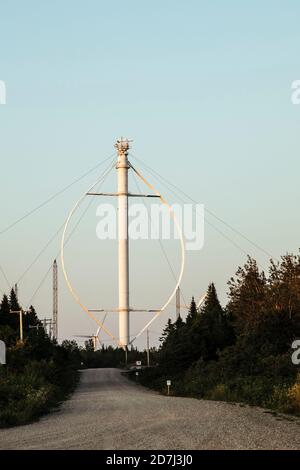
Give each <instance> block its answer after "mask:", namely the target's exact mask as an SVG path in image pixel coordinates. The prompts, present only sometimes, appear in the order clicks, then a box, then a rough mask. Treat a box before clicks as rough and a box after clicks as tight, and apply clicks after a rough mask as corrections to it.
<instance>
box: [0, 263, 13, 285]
mask: <svg viewBox="0 0 300 470" xmlns="http://www.w3.org/2000/svg"><path fill="white" fill-rule="evenodd" d="M0 271H1V273H2V276H3V277H4V279H5V282H6V284H7V285H8V288H9V289H11V283H10V282H9V280H8V278H7V276H6V274H5V272H4V269H3V268H2V266H1V265H0Z"/></svg>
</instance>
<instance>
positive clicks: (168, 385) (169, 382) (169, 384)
mask: <svg viewBox="0 0 300 470" xmlns="http://www.w3.org/2000/svg"><path fill="white" fill-rule="evenodd" d="M167 387H168V395H170V387H171V380H167Z"/></svg>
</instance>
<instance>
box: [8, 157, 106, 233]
mask: <svg viewBox="0 0 300 470" xmlns="http://www.w3.org/2000/svg"><path fill="white" fill-rule="evenodd" d="M114 156H115V154H113V155H110V156H109V157H107V158H106V159H104V160H103V161H102V162H100V163H97V165H95V166H94V167H93V168H91V169H90V170H88V171H87V172H86V173H84V174H83V175H82V176H80V177H79V178H76V179H75V180H74V181H72V182H71V183H69V184H68V185H67V186H65V187H64V188H62V189H60V190H59V191H57V192H56V193H55V194H53V195H52V196H50V197H49V198H48V199H46V200H45V201H44V202H42V203H40V204H39V205H38V206H36V207H34V208H33V209H31V210H30V211H29V212H27V213H26V214H24V215H23V216H22V217H20V218H19V219H17V220H15V221H14V222H13V223H11V224H10V225H8V226H7V227H5V228H4V229H3V230H1V231H0V235H3V234H4V233H6V232H8V230H10V229H12V228H13V227H15V226H16V225H17V224H19V223H20V222H22V220H24V219H26V218H27V217H29V216H30V215H32V214H34V213H35V212H36V211H38V210H39V209H41V208H42V207H44V206H45V205H46V204H48V203H49V202H51V201H53V199H55V198H57V197H58V196H60V195H61V194H63V193H64V192H65V191H67V190H68V189H69V188H71V187H72V186H74V184H76V183H78V182H79V181H81V180H82V179H84V178H85V177H86V176H87V175H89V174H90V173H92V172H93V171H95V170H96V169H97V168H99V167H100V166H102V165H103V164H104V163H105V162H107V161H108V160H110V159H111V158H112V157H114Z"/></svg>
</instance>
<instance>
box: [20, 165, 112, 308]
mask: <svg viewBox="0 0 300 470" xmlns="http://www.w3.org/2000/svg"><path fill="white" fill-rule="evenodd" d="M112 168H113V165H111V164H110V165H109V166H108V168H106V170H104V172H103V173H102V175H101V177H100V178H98V180H97V182H96V183H95V184H94V187H95V186H96V185H99V186H98V190H99V187H101V185H102V184H103V183H104V181H105V179H106V177H107V176H108V175H109V173H110V171H111V170H112ZM92 202H93V200H92V199H91V200H90V201H89V203H88V205H87V207H86V208H85V210H84V211H83V213H82V214H81V216H80V218H79V219H78V221H77V222H76V224H75V226H74V227H73V229H72V231H71V233H70V234H69V236H68V238H67V240H66V243H65V245H67V243H68V242H69V241H70V239H71V237H72V235H73V234H74V232H75V231H76V229H77V227H78V226H79V224H80V222H81V221H82V219H83V217H84V216H85V214H86V213H87V211H88V209H89V208H90V206H91V204H92ZM64 225H65V224H63V226H64ZM61 229H62V227H60V229H59V231H60V230H61ZM59 231H57V232H56V234H55V236H56V235H57V234H58V232H59ZM52 239H54V237H52ZM48 245H49V243H48ZM42 251H45V250H42ZM59 254H60V250H59V251H58V252H57V254H56V256H55V259H56V258H58V256H59ZM51 269H52V264H51V266H50V267H49V268H48V270H47V271H46V273H45V275H44V276H43V278H42V280H41V282H40V283H39V285H38V286H37V288H36V290H35V291H34V293H33V295H32V297H31V299H30V301H29V302H28V306H29V305H31V303H32V301H33V299H34V298H35V296H36V295H37V293H38V291H39V290H40V289H41V287H42V286H43V284H44V282H45V281H46V279H47V277H48V274H49V273H50V270H51ZM28 306H27V308H28Z"/></svg>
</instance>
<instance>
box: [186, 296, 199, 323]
mask: <svg viewBox="0 0 300 470" xmlns="http://www.w3.org/2000/svg"><path fill="white" fill-rule="evenodd" d="M197 315H198V310H197V305H196V302H195V299H194V297H192V301H191V304H190V308H189V312H188V314H187V317H186V324H187V326H191V325H192V324H193V323H194V321H195V320H196V318H197Z"/></svg>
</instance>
